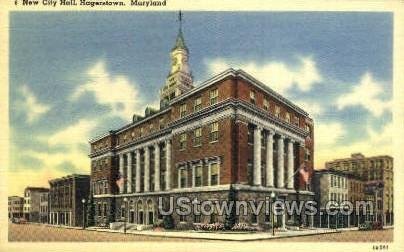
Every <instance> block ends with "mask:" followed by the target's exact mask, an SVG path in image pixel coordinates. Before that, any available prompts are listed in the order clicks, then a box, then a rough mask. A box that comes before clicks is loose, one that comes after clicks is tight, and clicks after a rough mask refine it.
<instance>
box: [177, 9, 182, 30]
mask: <svg viewBox="0 0 404 252" xmlns="http://www.w3.org/2000/svg"><path fill="white" fill-rule="evenodd" d="M178 22H179V23H180V26H179V32H180V33H182V11H181V10H179V12H178Z"/></svg>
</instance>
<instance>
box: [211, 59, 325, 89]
mask: <svg viewBox="0 0 404 252" xmlns="http://www.w3.org/2000/svg"><path fill="white" fill-rule="evenodd" d="M298 59H299V64H298V65H297V66H292V65H288V64H286V63H284V62H276V61H269V62H265V63H257V62H252V61H251V62H236V61H231V60H225V59H221V58H217V59H213V60H208V61H206V65H207V68H208V71H209V72H210V74H217V73H220V72H222V71H224V70H226V69H228V68H230V67H232V68H241V69H243V70H244V71H246V72H248V73H249V74H251V75H252V76H254V77H256V78H257V79H259V80H260V81H262V82H264V83H265V84H266V85H268V86H270V87H271V88H272V89H274V90H275V91H277V92H279V93H281V94H285V93H286V92H287V91H288V90H289V89H290V88H292V87H293V86H294V85H296V87H297V88H298V89H299V90H301V91H303V92H307V91H309V90H310V89H311V88H312V87H313V86H314V85H316V84H318V83H320V82H321V81H322V79H323V78H322V76H321V74H320V72H319V70H318V69H317V65H316V62H315V61H314V60H313V59H312V58H311V57H299V58H298Z"/></svg>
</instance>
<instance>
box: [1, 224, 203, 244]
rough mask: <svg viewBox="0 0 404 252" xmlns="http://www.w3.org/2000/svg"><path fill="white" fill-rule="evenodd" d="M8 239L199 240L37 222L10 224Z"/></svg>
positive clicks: (98, 240)
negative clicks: (75, 227)
mask: <svg viewBox="0 0 404 252" xmlns="http://www.w3.org/2000/svg"><path fill="white" fill-rule="evenodd" d="M8 240H9V241H10V242H11V241H38V242H40V241H49V242H55V241H65V242H70V241H72V242H74V241H81V242H83V241H88V242H116V241H123V242H126V241H128V242H131V241H143V242H148V241H151V242H154V241H165V242H185V241H186V242H198V241H199V240H195V239H178V238H164V237H150V236H144V235H133V234H126V235H125V234H119V233H107V232H96V231H88V230H81V229H68V228H59V227H50V226H45V225H37V224H9V225H8Z"/></svg>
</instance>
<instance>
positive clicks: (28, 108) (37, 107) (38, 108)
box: [17, 85, 50, 124]
mask: <svg viewBox="0 0 404 252" xmlns="http://www.w3.org/2000/svg"><path fill="white" fill-rule="evenodd" d="M18 92H19V94H20V98H19V99H18V101H17V107H18V109H19V110H20V111H23V112H24V113H25V115H26V117H27V122H28V123H29V124H32V123H34V122H35V121H37V120H38V119H39V118H40V117H41V116H42V115H44V114H46V113H47V112H48V111H49V110H50V106H48V105H45V104H42V103H40V102H39V101H38V99H37V97H36V96H35V95H34V93H33V92H32V91H31V89H30V88H29V87H28V86H27V85H23V86H21V87H20V88H19V89H18Z"/></svg>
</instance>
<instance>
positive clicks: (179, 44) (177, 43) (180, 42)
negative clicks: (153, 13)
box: [172, 10, 188, 51]
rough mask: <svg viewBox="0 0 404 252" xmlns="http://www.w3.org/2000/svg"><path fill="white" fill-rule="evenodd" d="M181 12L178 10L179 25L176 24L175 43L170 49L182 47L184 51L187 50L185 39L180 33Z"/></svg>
mask: <svg viewBox="0 0 404 252" xmlns="http://www.w3.org/2000/svg"><path fill="white" fill-rule="evenodd" d="M183 15H184V14H183V13H182V11H181V10H180V11H178V20H177V21H178V22H179V26H178V35H177V39H176V41H175V45H174V47H173V49H172V51H174V50H176V49H184V50H186V51H188V48H187V46H186V45H185V40H184V36H183V35H182V19H183Z"/></svg>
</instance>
